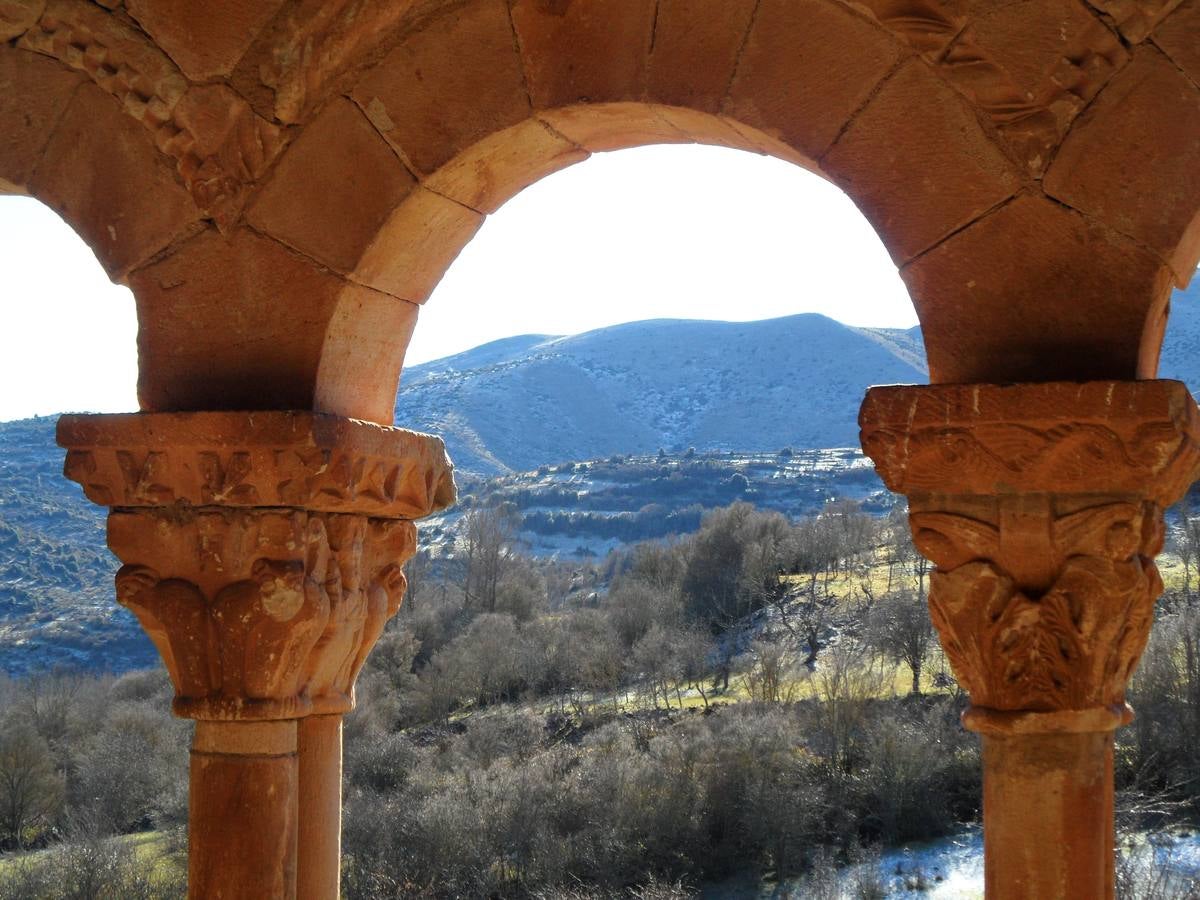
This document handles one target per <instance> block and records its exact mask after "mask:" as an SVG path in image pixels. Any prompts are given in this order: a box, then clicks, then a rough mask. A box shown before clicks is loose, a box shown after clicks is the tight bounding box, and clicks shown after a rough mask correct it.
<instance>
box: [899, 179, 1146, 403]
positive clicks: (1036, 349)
mask: <svg viewBox="0 0 1200 900" xmlns="http://www.w3.org/2000/svg"><path fill="white" fill-rule="evenodd" d="M901 275H902V277H903V278H904V281H905V283H906V284H907V285H908V289H909V292H910V293H911V295H912V298H913V304H914V305H915V306H916V308H917V314H918V315H919V316H920V318H921V323H922V329H923V333H924V337H925V350H926V353H927V355H928V359H929V378H930V381H932V382H934V383H954V382H964V383H975V382H1006V381H1054V380H1064V381H1069V380H1091V379H1107V378H1114V379H1125V380H1132V379H1135V378H1140V377H1150V376H1152V374H1153V372H1154V367H1155V361H1156V360H1157V348H1156V347H1155V348H1153V349H1152V351H1151V353H1149V354H1148V353H1146V352H1144V348H1145V347H1146V346H1147V345H1146V343H1145V342H1144V341H1143V331H1144V329H1145V328H1146V327H1147V322H1148V321H1149V320H1151V319H1153V317H1154V314H1155V313H1156V312H1158V311H1161V307H1162V304H1163V303H1165V302H1166V297H1167V293H1168V291H1169V288H1170V270H1169V269H1167V267H1166V266H1164V265H1163V264H1162V262H1161V261H1160V260H1159V259H1158V258H1156V257H1155V256H1154V255H1153V254H1151V253H1149V252H1148V251H1146V250H1143V249H1142V248H1141V247H1139V246H1137V245H1136V244H1134V243H1133V242H1132V241H1130V240H1128V239H1126V238H1124V237H1122V236H1121V235H1119V234H1117V233H1116V232H1113V231H1112V230H1110V229H1107V228H1105V227H1103V226H1101V225H1099V224H1097V223H1095V222H1093V221H1089V220H1088V219H1087V218H1085V217H1084V216H1082V215H1079V214H1078V213H1076V212H1073V211H1071V210H1068V209H1064V208H1063V207H1062V206H1061V205H1060V204H1057V203H1055V202H1053V201H1051V200H1047V199H1045V198H1042V197H1034V196H1019V197H1017V198H1016V199H1015V200H1013V201H1012V202H1010V203H1007V204H1005V205H1004V206H1003V207H1001V208H1000V209H997V210H996V211H995V212H993V213H991V214H990V215H988V216H985V217H984V218H983V219H980V220H979V221H978V222H976V223H974V224H973V225H971V226H969V227H968V228H965V229H964V230H962V231H960V232H958V233H957V234H955V235H954V236H952V237H951V238H949V239H948V240H945V241H943V242H942V243H941V244H939V245H938V246H936V247H934V248H933V249H932V250H930V251H929V252H927V253H925V254H924V255H923V256H921V257H919V258H918V259H916V260H915V261H913V262H912V263H910V264H909V265H908V266H906V267H905V268H904V269H903V270H902V271H901Z"/></svg>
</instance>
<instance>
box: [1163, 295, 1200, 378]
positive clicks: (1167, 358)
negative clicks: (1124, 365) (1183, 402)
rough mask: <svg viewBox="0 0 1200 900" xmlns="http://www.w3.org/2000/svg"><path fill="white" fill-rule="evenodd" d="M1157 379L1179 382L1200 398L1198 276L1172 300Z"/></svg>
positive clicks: (1199, 304)
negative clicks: (1175, 379) (1173, 379)
mask: <svg viewBox="0 0 1200 900" xmlns="http://www.w3.org/2000/svg"><path fill="white" fill-rule="evenodd" d="M1158 377H1159V378H1178V379H1179V380H1180V381H1182V382H1184V383H1185V384H1186V385H1187V386H1188V387H1190V388H1191V389H1192V393H1193V394H1194V395H1197V396H1200V273H1197V274H1196V277H1195V278H1193V279H1192V283H1191V286H1190V287H1188V289H1187V290H1184V291H1176V292H1175V296H1174V297H1172V298H1171V317H1170V318H1169V319H1168V320H1167V333H1166V336H1165V337H1164V338H1163V347H1162V355H1161V356H1160V357H1159V364H1158Z"/></svg>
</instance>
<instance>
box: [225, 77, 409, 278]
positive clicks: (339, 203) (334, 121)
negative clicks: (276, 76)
mask: <svg viewBox="0 0 1200 900" xmlns="http://www.w3.org/2000/svg"><path fill="white" fill-rule="evenodd" d="M415 186H416V179H415V178H413V176H412V174H411V173H410V172H409V171H408V170H407V169H405V167H404V164H403V163H402V162H401V161H400V159H399V158H398V157H397V156H396V154H395V151H393V150H392V148H391V147H389V146H388V144H387V141H385V140H384V139H383V138H382V137H380V136H379V133H378V132H377V131H376V130H375V129H374V128H373V127H372V126H371V123H370V122H368V121H367V119H366V117H365V116H364V115H363V114H362V111H361V110H359V109H358V108H357V107H356V106H355V105H354V104H353V103H351V102H350V101H348V100H343V99H339V100H336V101H334V102H333V103H331V104H330V105H329V106H327V107H326V108H325V110H324V111H323V112H322V113H321V115H320V116H318V117H317V119H315V120H314V121H313V122H312V123H310V124H309V125H308V126H307V127H306V128H305V129H304V131H303V132H302V133H301V134H300V137H299V138H297V140H296V142H295V143H294V144H293V145H292V146H291V147H290V148H288V150H287V152H286V153H285V154H284V156H283V158H282V159H281V160H280V161H279V164H278V165H277V166H276V167H275V171H274V172H273V173H272V175H271V176H270V180H269V181H268V182H267V183H266V185H265V186H264V187H263V189H262V191H261V192H260V193H259V196H258V197H257V198H256V199H255V200H254V202H253V205H252V206H251V207H250V209H249V211H248V213H247V219H248V220H249V222H250V223H251V224H252V225H253V226H254V227H255V228H257V229H259V230H260V231H264V232H266V233H267V234H270V235H272V236H273V237H277V238H279V239H280V240H281V241H283V242H284V243H285V244H287V245H289V246H291V247H295V248H296V249H297V250H299V251H300V252H301V253H304V254H306V255H307V256H311V257H312V258H313V259H315V260H318V261H320V262H322V263H324V264H325V265H328V266H330V267H332V268H334V269H336V270H337V271H339V272H350V271H353V269H354V267H355V266H356V265H357V264H358V261H359V258H360V257H361V256H362V254H363V251H364V250H365V249H366V248H367V247H368V246H369V245H370V243H371V241H372V240H374V238H375V235H376V233H377V232H378V231H379V229H380V227H381V226H382V225H383V223H384V222H385V221H387V218H388V216H389V215H390V214H391V212H392V210H393V209H395V208H396V206H398V205H399V204H400V202H401V201H402V200H403V199H404V198H405V197H407V196H408V195H409V193H410V192H411V191H412V190H413V188H414V187H415Z"/></svg>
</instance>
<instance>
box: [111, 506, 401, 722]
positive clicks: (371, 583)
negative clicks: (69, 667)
mask: <svg viewBox="0 0 1200 900" xmlns="http://www.w3.org/2000/svg"><path fill="white" fill-rule="evenodd" d="M108 535H109V546H111V547H112V549H113V552H115V553H116V554H117V556H118V557H119V558H120V559H121V561H122V562H124V563H125V565H124V566H122V568H121V570H120V571H119V572H118V573H117V599H118V601H119V602H120V603H121V604H122V605H123V606H126V607H128V608H129V609H130V610H132V611H133V613H134V614H135V615H136V616H137V617H138V620H139V621H140V622H141V624H142V627H143V628H144V629H145V630H146V633H147V634H148V635H149V636H150V639H151V640H152V641H153V642H154V644H155V646H156V647H157V648H158V650H159V653H160V654H161V655H162V658H163V662H164V663H165V664H166V667H167V670H168V672H169V673H170V675H171V679H172V681H173V682H174V684H175V691H176V696H175V704H174V708H175V712H176V714H177V715H180V716H185V717H188V718H194V719H205V720H256V719H289V718H296V717H298V716H304V715H308V714H311V713H340V712H346V711H348V710H349V709H350V708H351V707H352V706H353V688H354V680H355V678H356V677H357V676H358V672H359V670H360V669H361V668H362V665H363V663H364V662H365V661H366V657H367V654H368V653H369V652H370V650H371V648H372V647H373V646H374V644H375V641H376V640H377V639H378V638H379V635H380V634H381V633H382V631H383V627H384V625H385V624H386V622H387V620H388V619H389V618H391V617H392V616H393V615H395V613H396V611H397V610H398V609H399V608H400V603H401V601H402V599H403V596H404V590H405V587H406V582H405V579H404V574H403V572H402V571H401V567H402V566H403V565H404V563H405V562H406V561H407V560H408V559H409V558H410V557H411V556H412V554H413V552H414V551H415V549H416V528H415V526H414V525H413V524H412V523H411V522H405V521H400V520H396V519H368V518H366V517H365V516H354V515H343V514H330V513H316V512H308V511H305V510H294V509H293V510H288V509H280V510H250V509H226V510H218V509H204V510H194V509H182V508H181V509H144V510H116V511H114V512H113V513H112V514H111V515H110V517H109V525H108Z"/></svg>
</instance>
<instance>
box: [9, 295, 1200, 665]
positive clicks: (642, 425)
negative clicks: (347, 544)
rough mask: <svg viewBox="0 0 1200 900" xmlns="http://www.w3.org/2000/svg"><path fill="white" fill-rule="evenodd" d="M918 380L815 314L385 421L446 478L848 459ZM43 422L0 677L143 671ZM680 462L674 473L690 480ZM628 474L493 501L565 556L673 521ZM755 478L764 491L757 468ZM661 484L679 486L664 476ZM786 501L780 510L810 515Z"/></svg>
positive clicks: (400, 406) (1194, 369) (16, 547)
mask: <svg viewBox="0 0 1200 900" xmlns="http://www.w3.org/2000/svg"><path fill="white" fill-rule="evenodd" d="M1161 376H1162V377H1163V378H1179V379H1181V380H1183V381H1185V382H1186V383H1187V384H1189V385H1190V386H1191V387H1192V388H1193V390H1195V389H1197V388H1200V280H1198V281H1197V283H1196V284H1195V285H1194V286H1193V287H1192V288H1191V289H1190V290H1189V291H1186V292H1182V293H1179V294H1176V296H1175V298H1174V302H1173V309H1172V313H1171V319H1170V325H1169V326H1168V329H1167V337H1166V341H1165V342H1164V347H1163V353H1162V365H1161ZM925 380H926V375H925V369H924V352H923V348H922V345H921V339H920V333H919V331H918V330H917V329H915V328H913V329H909V330H893V329H879V328H850V327H848V326H845V325H840V324H838V323H837V322H834V321H832V320H830V319H826V318H824V317H822V316H814V315H804V316H791V317H788V318H785V319H774V320H769V321H766V322H746V323H740V322H732V323H731V322H694V321H662V320H659V321H651V322H634V323H630V324H628V325H618V326H614V327H612V328H605V329H601V330H599V331H593V332H589V333H587V334H581V335H576V336H573V337H554V336H549V335H521V336H517V337H512V338H506V339H505V340H502V341H495V342H493V343H491V344H486V345H484V346H482V347H477V348H475V349H473V350H469V351H467V352H465V353H460V354H457V355H455V356H452V357H447V358H446V359H441V360H437V361H435V362H431V363H428V364H426V365H423V366H413V367H412V368H411V369H409V370H408V371H407V372H406V373H405V384H404V387H403V389H402V390H401V391H400V394H399V396H398V398H397V423H398V424H400V425H405V426H408V427H416V428H420V429H422V430H426V431H433V432H436V433H441V434H444V435H445V436H446V438H447V443H448V444H449V446H450V451H451V454H452V456H453V457H454V459H455V461H456V463H457V464H458V465H459V468H460V469H462V470H465V471H471V472H475V473H479V474H488V473H494V472H505V471H509V470H517V471H525V472H531V471H532V470H534V469H538V468H539V467H540V466H542V465H545V464H549V463H557V462H575V461H579V460H585V459H593V460H594V459H599V458H608V457H614V456H618V455H620V456H628V455H629V454H637V453H643V454H646V453H649V454H656V453H657V450H658V448H659V447H660V446H661V447H663V448H664V449H667V450H668V451H670V450H672V449H677V448H685V447H691V446H695V447H696V448H697V449H698V450H707V449H714V450H716V449H725V450H737V451H741V452H745V451H758V452H759V453H760V454H761V453H763V452H764V451H766V452H767V455H768V456H776V454H775V451H778V450H780V449H782V448H783V447H785V446H791V447H793V448H794V449H797V450H799V449H803V448H816V449H825V448H828V447H856V446H857V445H858V436H857V428H856V424H855V419H856V416H857V411H858V405H859V403H860V401H861V399H862V395H863V391H865V390H866V388H867V386H868V385H870V384H878V383H886V382H923V381H925ZM55 418H56V417H46V418H40V419H29V420H25V421H20V422H4V423H0V672H9V673H12V674H16V673H20V672H26V671H31V670H36V669H42V668H46V667H48V666H53V665H68V666H83V667H86V668H92V669H109V670H112V671H117V672H120V671H124V670H127V669H129V668H134V667H138V666H146V665H151V664H153V662H154V660H155V659H156V656H155V653H154V650H153V647H152V646H151V644H150V642H149V640H148V639H147V638H146V636H145V634H144V633H143V632H142V630H141V629H140V628H139V627H138V626H137V623H136V622H135V621H134V619H133V616H132V615H131V614H130V613H129V612H128V611H126V610H124V609H122V608H120V607H119V606H117V605H116V603H115V602H114V599H113V587H112V585H113V574H114V572H115V571H116V568H117V562H116V560H115V559H114V558H113V557H112V555H111V554H109V553H108V551H107V550H106V549H105V547H104V511H103V510H102V509H100V508H99V507H96V506H93V505H92V504H91V503H89V502H88V501H87V500H85V499H84V497H83V495H82V493H81V491H80V489H79V487H78V486H77V485H74V484H72V483H70V482H68V481H66V480H65V479H63V477H62V462H63V453H62V450H60V449H59V448H58V447H56V446H55V445H54V422H55ZM689 456H690V455H689V454H682V455H681V456H680V458H679V459H677V460H676V461H674V462H672V463H671V465H673V466H676V467H682V468H686V467H687V465H686V464H687V460H688V458H689ZM799 456H800V454H797V458H799ZM825 456H827V457H829V458H831V459H832V458H843V457H844V460H845V463H846V465H850V464H852V463H854V460H855V459H857V454H853V453H848V454H837V453H833V454H825ZM777 458H778V459H782V458H783V455H779V456H778V457H777ZM681 460H682V461H681ZM700 462H701V463H703V460H702V459H701V460H700ZM631 464H632V463H629V462H626V463H621V462H619V461H617V462H614V461H613V460H608V461H607V462H606V463H605V464H603V465H595V464H592V465H588V466H585V467H579V468H586V469H587V472H588V473H587V475H586V476H584V475H578V474H571V473H576V467H575V466H569V467H559V468H558V470H557V473H556V472H555V470H548V471H547V473H546V474H544V475H543V474H542V473H536V474H533V475H529V476H520V477H512V478H509V479H507V480H506V482H505V484H504V485H502V486H501V487H503V488H504V489H505V490H509V491H510V493H511V492H516V493H517V494H520V493H521V492H522V491H524V492H525V493H527V494H529V495H530V496H529V497H526V498H525V499H526V501H528V502H526V503H525V506H524V507H523V508H525V509H526V511H531V512H532V513H534V514H537V515H540V516H542V518H543V519H548V520H551V519H555V517H557V526H556V527H559V531H561V532H562V533H561V534H558V533H557V532H555V533H554V534H551V533H550V531H553V529H551V530H550V531H547V534H548V535H549V536H548V537H546V538H545V539H546V540H547V541H551V540H552V539H558V540H559V542H560V543H562V544H563V547H564V548H565V549H566V550H567V551H569V550H570V549H571V548H572V547H574V545H575V544H576V543H578V542H579V539H578V538H576V537H575V536H574V535H573V533H571V528H573V527H574V523H573V522H571V521H566V522H565V524H564V515H563V514H564V513H570V514H577V515H579V516H582V517H583V518H587V517H588V516H590V517H593V518H595V517H596V516H602V515H606V514H610V513H613V511H614V510H616V511H617V512H616V513H615V515H624V516H627V517H632V518H631V519H630V522H629V523H617V524H622V525H627V524H628V525H631V527H632V526H637V525H638V524H639V522H640V521H641V519H648V518H652V517H653V516H652V515H651V513H652V512H653V507H654V505H655V504H658V506H659V510H658V511H659V513H661V514H667V513H670V512H671V511H672V510H671V508H670V507H669V504H670V503H671V502H673V501H672V500H671V498H670V497H666V498H663V497H656V496H649V495H648V496H646V497H645V501H646V503H647V504H649V505H647V506H645V507H639V506H638V505H637V503H634V502H632V500H631V499H630V498H631V497H633V494H634V493H635V491H634V489H637V490H644V489H647V486H652V484H653V479H650V480H646V479H643V481H642V482H641V483H638V484H634V485H633V486H632V488H631V487H630V486H629V485H624V484H622V483H621V482H620V480H619V479H618V478H616V477H615V476H614V475H612V470H613V468H614V466H615V467H616V468H620V467H621V465H626V466H629V465H631ZM733 464H734V463H732V462H730V460H725V462H724V465H726V466H729V465H733ZM737 464H738V465H740V464H741V463H737ZM634 467H635V468H636V465H635V466H634ZM660 468H661V465H660ZM801 468H803V466H802V467H801ZM699 469H704V466H703V465H701V466H699ZM568 470H569V471H568ZM814 471H815V470H814ZM564 472H567V474H564ZM680 474H681V475H682V474H683V472H682V471H681V473H680ZM708 474H709V475H710V476H712V475H713V473H708ZM751 474H754V473H751ZM817 474H818V475H820V473H817ZM716 475H717V476H719V477H718V478H717V480H716V481H713V478H712V477H709V478H708V480H707V481H703V482H702V483H701V482H697V484H698V485H699V487H698V488H697V490H701V489H703V490H702V491H701V492H702V493H703V491H704V490H706V491H708V492H709V493H713V492H716V493H715V494H714V496H716V495H717V494H719V495H720V497H721V498H722V499H721V502H722V503H724V502H727V501H728V500H730V499H732V497H733V495H734V490H735V488H738V482H737V481H736V480H730V479H729V476H728V473H727V472H725V471H724V470H721V471H720V472H717V473H716ZM758 475H762V477H763V478H764V479H770V478H774V477H775V474H774V473H773V471H769V470H768V469H764V470H763V472H761V473H758V474H755V478H758ZM833 476H836V477H833V481H838V482H839V484H840V485H841V486H840V487H839V490H844V489H846V483H847V482H849V484H850V488H854V487H855V485H856V484H857V486H858V489H859V490H868V489H871V488H869V486H868V485H867V483H866V482H865V481H864V482H862V483H861V484H859V483H858V482H857V481H856V479H857V478H859V474H858V473H856V472H855V471H851V470H847V471H846V472H843V473H842V474H841V475H840V476H839V475H837V473H833ZM820 477H824V476H820ZM721 478H724V479H725V481H724V482H722V481H721ZM839 479H840V481H839ZM463 481H464V482H466V481H467V479H463ZM564 481H565V482H567V483H569V484H570V485H572V486H574V487H577V488H579V491H578V492H568V493H569V495H570V497H573V498H574V502H573V503H572V504H571V505H570V506H569V507H567V506H563V505H562V504H561V503H559V502H558V500H557V499H556V497H557V496H558V493H556V491H555V487H556V486H558V487H561V486H562V483H563V482H564ZM577 481H578V482H579V483H578V484H576V482H577ZM818 481H820V478H818ZM509 482H511V483H509ZM666 484H667V486H668V487H672V488H674V487H676V486H677V485H676V482H675V481H673V480H671V479H669V478H668V479H667V481H666ZM747 485H748V487H749V491H750V493H749V494H748V495H747V496H750V497H751V498H753V499H758V500H763V499H764V498H767V496H768V494H771V491H774V492H775V493H776V494H778V492H779V491H780V490H782V491H783V492H784V494H788V492H789V491H791V492H792V494H795V490H798V489H799V488H800V486H799V485H798V484H797V485H796V486H795V488H793V487H790V486H789V485H787V484H783V485H782V486H781V485H777V484H773V483H772V484H767V483H765V482H764V484H763V485H759V484H757V483H756V481H755V480H754V479H751V480H750V481H748V482H747ZM693 487H695V486H693ZM827 487H828V485H824V483H823V482H822V483H820V484H816V487H815V488H812V486H810V488H811V489H810V490H809V493H810V494H811V496H810V497H809V499H812V498H817V499H818V500H819V499H820V497H818V494H819V493H820V491H822V490H825V489H826V488H827ZM768 488H770V490H768ZM739 489H740V488H739ZM814 490H815V491H816V493H814ZM722 491H723V492H724V493H722ZM755 492H757V494H756V493H755ZM792 494H788V496H787V497H785V499H788V501H789V502H792V503H795V502H802V501H803V502H807V501H805V498H804V497H802V496H799V495H795V496H793V495H792ZM616 495H629V496H628V497H626V498H625V499H626V500H630V502H628V503H625V505H623V506H622V505H621V504H620V503H616V502H615V501H614V499H613V498H614V496H616ZM506 496H507V495H506ZM822 496H823V495H822ZM559 499H561V498H559ZM618 499H619V498H618ZM675 499H678V498H675ZM685 499H686V500H687V502H689V503H690V502H692V500H693V499H695V498H694V497H693V496H692V495H688V497H687V498H685ZM610 501H612V502H610ZM659 501H663V502H662V503H660V502H659ZM640 502H641V500H638V503H640ZM814 502H816V501H815V500H814ZM556 503H557V504H558V505H557V506H556ZM664 503H665V504H667V505H663V504H664ZM597 504H599V505H597ZM620 510H625V511H624V512H621V511H620ZM631 511H632V512H631ZM685 512H686V511H685ZM692 512H693V513H694V512H695V510H693V511H692ZM639 517H640V518H639ZM567 518H569V516H568V517H567ZM693 518H694V515H693ZM544 524H545V523H544ZM549 524H551V525H553V524H554V522H550V523H549ZM585 524H586V523H585ZM591 524H592V525H595V524H596V523H594V522H593V523H591ZM601 524H603V523H601ZM642 524H645V523H642ZM443 525H444V522H443ZM441 527H442V525H439V524H438V522H436V521H435V522H430V523H427V525H426V526H425V531H424V532H423V534H424V535H425V540H426V541H429V540H435V541H436V540H437V539H438V531H439V529H440V528H441ZM564 527H565V529H566V530H563V529H564ZM626 530H628V529H626ZM556 535H557V537H556Z"/></svg>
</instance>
